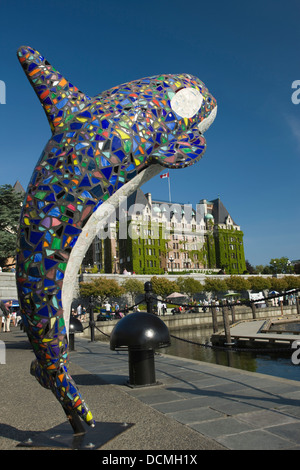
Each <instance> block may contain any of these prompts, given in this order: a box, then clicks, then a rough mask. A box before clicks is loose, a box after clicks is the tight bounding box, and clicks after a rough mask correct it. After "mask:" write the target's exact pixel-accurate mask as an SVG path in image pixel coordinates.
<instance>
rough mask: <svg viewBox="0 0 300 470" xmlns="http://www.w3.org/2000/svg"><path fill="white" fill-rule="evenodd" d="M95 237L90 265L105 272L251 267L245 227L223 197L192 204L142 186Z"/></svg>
mask: <svg viewBox="0 0 300 470" xmlns="http://www.w3.org/2000/svg"><path fill="white" fill-rule="evenodd" d="M107 233H109V236H106V238H104V239H103V238H101V237H96V239H95V241H94V243H93V246H92V247H91V249H90V251H89V263H88V264H89V266H91V264H93V266H94V270H95V271H96V270H97V271H99V272H103V273H123V272H124V273H126V272H131V273H136V274H164V273H166V272H169V273H172V272H173V273H188V272H219V271H220V270H222V271H223V272H225V273H227V274H242V273H243V272H244V271H246V263H245V255H244V245H243V232H242V231H241V229H240V226H238V225H237V224H236V223H235V222H234V221H233V219H232V217H231V216H230V214H229V213H228V211H227V209H226V208H225V206H224V205H223V203H222V202H221V200H220V199H219V198H218V199H215V200H213V201H207V200H205V199H202V200H200V201H199V203H198V204H197V206H196V208H193V207H192V206H191V205H189V204H178V203H171V202H165V201H157V200H152V196H151V194H150V193H147V194H144V193H143V192H142V191H141V190H140V189H139V190H138V191H136V192H135V193H134V194H133V195H132V196H130V197H129V198H128V199H127V204H126V205H125V208H124V205H123V208H122V209H120V210H119V211H118V214H117V216H116V218H115V220H114V221H113V222H110V224H109V230H108V231H107V232H106V235H107Z"/></svg>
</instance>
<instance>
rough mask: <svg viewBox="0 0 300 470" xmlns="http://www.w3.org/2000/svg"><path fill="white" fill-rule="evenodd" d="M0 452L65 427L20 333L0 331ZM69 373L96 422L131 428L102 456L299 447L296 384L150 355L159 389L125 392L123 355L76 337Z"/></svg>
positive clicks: (298, 386)
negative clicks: (3, 351)
mask: <svg viewBox="0 0 300 470" xmlns="http://www.w3.org/2000/svg"><path fill="white" fill-rule="evenodd" d="M0 340H2V341H4V342H5V344H6V346H7V363H6V364H5V365H0V389H1V394H2V397H5V398H4V399H3V400H2V401H1V403H0V449H14V448H15V447H16V444H17V443H18V441H20V440H21V439H23V438H25V437H28V436H31V435H32V434H33V433H35V432H41V431H43V430H47V429H49V428H51V427H52V426H56V425H59V424H60V423H62V422H63V421H64V419H65V418H64V416H63V412H62V410H61V409H60V406H59V404H58V403H57V400H56V399H55V397H54V396H53V395H52V393H51V392H49V391H48V390H45V389H43V388H42V387H41V386H40V385H39V384H38V383H37V382H36V380H35V379H34V378H33V377H31V376H30V374H29V367H30V363H31V360H32V359H33V358H34V355H33V353H32V351H31V349H30V347H29V345H28V342H27V338H26V336H25V335H24V333H22V332H19V331H17V329H16V330H15V331H13V332H12V333H1V334H0ZM70 369H71V373H72V375H73V377H74V379H75V381H76V383H77V384H78V386H79V387H80V390H81V392H82V394H83V396H84V397H85V399H86V401H87V402H88V403H89V405H90V407H91V409H92V411H93V413H94V415H95V418H96V420H97V421H101V422H103V423H105V422H113V421H124V422H126V421H127V422H130V423H134V426H132V427H131V428H130V429H129V430H128V431H126V432H124V433H123V434H121V435H120V436H117V437H116V438H114V439H112V440H111V441H109V442H107V443H106V444H105V445H104V446H103V447H101V450H109V451H113V450H122V449H124V450H125V449H126V450H145V449H151V450H155V449H158V450H170V449H173V450H179V449H189V450H191V449H197V450H221V449H231V450H240V449H245V450H264V449H267V450H277V449H278V450H280V449H282V450H283V449H284V450H288V449H299V448H300V411H299V410H300V406H299V405H300V382H298V381H293V380H287V379H281V378H278V377H272V376H266V375H263V374H258V373H253V372H248V371H243V370H238V369H232V368H229V367H226V366H220V365H216V364H209V363H204V362H200V361H194V360H188V359H182V358H177V357H174V356H168V355H163V354H157V355H155V370H156V379H157V380H158V381H159V382H160V385H157V386H150V387H140V388H130V387H128V385H127V384H126V382H127V380H128V375H129V373H128V354H127V352H126V351H125V352H124V351H122V352H116V351H110V349H109V344H108V343H104V342H103V343H102V342H93V343H91V342H90V341H89V340H87V339H84V338H76V341H75V351H73V352H71V353H70Z"/></svg>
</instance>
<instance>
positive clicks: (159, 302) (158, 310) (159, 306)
mask: <svg viewBox="0 0 300 470" xmlns="http://www.w3.org/2000/svg"><path fill="white" fill-rule="evenodd" d="M161 313H162V303H161V301H160V300H159V301H158V302H157V315H158V316H160V315H161Z"/></svg>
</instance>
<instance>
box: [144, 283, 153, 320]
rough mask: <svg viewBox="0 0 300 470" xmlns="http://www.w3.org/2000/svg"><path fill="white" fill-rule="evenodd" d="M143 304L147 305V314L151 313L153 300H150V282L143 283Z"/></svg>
mask: <svg viewBox="0 0 300 470" xmlns="http://www.w3.org/2000/svg"><path fill="white" fill-rule="evenodd" d="M144 289H145V302H146V305H147V313H152V306H153V299H152V284H151V282H150V281H147V282H145V284H144Z"/></svg>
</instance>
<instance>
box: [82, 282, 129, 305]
mask: <svg viewBox="0 0 300 470" xmlns="http://www.w3.org/2000/svg"><path fill="white" fill-rule="evenodd" d="M79 290H80V295H81V297H90V296H94V297H95V298H96V299H97V300H98V302H100V303H103V302H105V301H106V300H108V299H109V298H111V297H113V298H116V297H121V295H122V294H124V288H123V286H120V285H119V284H118V283H117V281H115V280H114V279H107V278H104V277H99V278H97V279H94V280H93V281H91V282H81V283H80V284H79Z"/></svg>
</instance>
